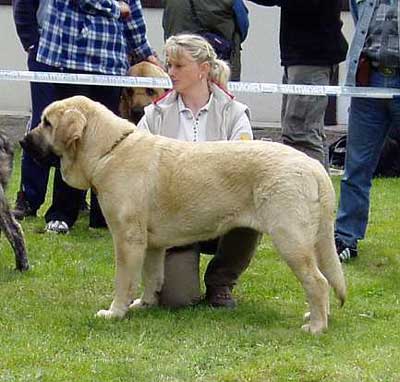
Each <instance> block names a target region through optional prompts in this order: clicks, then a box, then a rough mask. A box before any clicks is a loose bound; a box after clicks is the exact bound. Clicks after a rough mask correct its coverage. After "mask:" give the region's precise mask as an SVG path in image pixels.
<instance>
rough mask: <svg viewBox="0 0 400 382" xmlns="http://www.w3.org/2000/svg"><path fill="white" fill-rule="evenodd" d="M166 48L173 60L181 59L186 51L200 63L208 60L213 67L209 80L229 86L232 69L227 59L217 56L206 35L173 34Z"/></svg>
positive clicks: (168, 55) (166, 43)
mask: <svg viewBox="0 0 400 382" xmlns="http://www.w3.org/2000/svg"><path fill="white" fill-rule="evenodd" d="M164 49H165V52H166V54H167V57H168V58H169V59H172V60H179V59H180V58H181V57H182V55H183V53H184V52H186V53H188V54H189V55H190V56H191V57H192V59H193V60H194V61H195V62H197V63H198V64H202V63H203V62H208V63H209V64H210V68H211V70H210V75H209V80H211V81H214V82H217V83H218V84H220V85H221V86H223V87H224V88H226V87H227V85H228V81H229V77H230V75H231V69H230V68H229V65H228V64H227V63H226V62H225V61H223V60H220V59H219V58H218V57H217V54H216V53H215V50H214V48H213V47H212V46H211V44H210V43H209V42H208V41H207V40H206V39H205V38H204V37H201V36H199V35H195V34H178V35H176V36H171V37H170V38H168V39H167V41H166V42H165V48H164Z"/></svg>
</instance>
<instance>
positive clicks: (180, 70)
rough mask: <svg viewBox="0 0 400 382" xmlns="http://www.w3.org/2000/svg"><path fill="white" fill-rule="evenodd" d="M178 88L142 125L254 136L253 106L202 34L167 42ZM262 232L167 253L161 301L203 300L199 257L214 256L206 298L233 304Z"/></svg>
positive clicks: (186, 137) (178, 132) (186, 135)
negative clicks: (233, 90)
mask: <svg viewBox="0 0 400 382" xmlns="http://www.w3.org/2000/svg"><path fill="white" fill-rule="evenodd" d="M165 52H166V61H167V66H168V74H169V75H170V77H171V80H172V83H173V90H172V91H170V92H168V93H166V95H165V96H163V97H162V98H161V99H159V100H158V101H156V102H155V103H154V104H152V105H149V106H148V107H146V109H145V115H144V116H143V118H142V119H141V121H140V122H139V125H138V126H139V127H140V128H143V129H147V130H149V131H150V132H151V133H153V134H158V135H163V136H166V137H170V138H175V139H179V140H182V141H190V142H204V141H221V140H224V141H226V140H228V141H229V140H249V139H253V134H252V130H251V125H250V121H249V117H248V114H249V111H248V108H247V106H245V105H243V104H241V103H240V102H237V101H235V100H234V99H233V96H232V95H230V94H229V93H228V92H227V91H226V90H225V89H226V85H227V81H228V79H229V75H230V69H229V66H228V65H227V64H226V63H225V62H224V61H222V60H219V59H217V55H216V53H215V51H214V49H213V48H212V46H211V45H210V44H209V43H208V42H207V41H206V40H205V39H204V38H202V37H200V36H197V35H190V34H182V35H177V36H172V37H170V38H169V39H168V40H167V41H166V44H165ZM258 240H259V234H258V233H257V232H256V231H253V230H251V229H248V228H237V229H234V230H232V231H230V232H228V233H227V234H226V235H224V236H222V237H220V238H218V239H216V240H212V241H209V242H201V243H193V244H190V245H187V246H185V247H174V248H171V249H169V250H168V251H167V255H166V261H165V281H164V286H163V288H162V291H161V293H160V304H161V305H165V306H169V307H178V306H185V305H190V304H194V303H196V302H197V301H199V299H200V288H199V255H200V253H208V254H214V255H215V256H214V257H213V259H212V260H211V261H210V263H209V264H208V267H207V270H206V273H205V276H204V281H205V285H206V302H207V303H209V304H210V305H212V306H214V307H227V308H233V307H234V306H235V300H234V299H233V298H232V294H231V292H232V288H233V286H234V285H235V283H236V281H237V279H238V277H239V276H240V274H241V273H242V272H243V271H244V270H245V269H246V268H247V266H248V264H249V262H250V259H251V257H252V255H253V253H254V252H255V249H256V246H257V243H258Z"/></svg>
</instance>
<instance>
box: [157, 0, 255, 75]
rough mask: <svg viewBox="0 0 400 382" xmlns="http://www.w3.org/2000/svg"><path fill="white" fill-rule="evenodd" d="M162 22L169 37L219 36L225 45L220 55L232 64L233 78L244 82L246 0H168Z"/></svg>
mask: <svg viewBox="0 0 400 382" xmlns="http://www.w3.org/2000/svg"><path fill="white" fill-rule="evenodd" d="M162 25H163V29H164V38H165V39H167V38H168V37H170V36H173V35H177V34H179V33H195V34H200V35H203V36H205V37H207V36H209V37H210V38H211V39H213V38H215V39H216V41H217V44H218V42H220V43H221V45H222V48H221V53H220V55H219V58H221V59H223V60H226V61H228V62H229V64H230V66H231V80H232V81H240V72H241V53H240V51H241V49H242V48H241V44H242V42H243V41H244V40H245V39H246V37H247V29H248V18H247V8H246V6H245V4H244V2H243V0H218V1H215V0H165V1H164V13H163V21H162ZM221 38H222V39H221ZM215 46H216V45H215V44H214V47H215ZM217 53H218V51H217Z"/></svg>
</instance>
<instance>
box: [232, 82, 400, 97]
mask: <svg viewBox="0 0 400 382" xmlns="http://www.w3.org/2000/svg"><path fill="white" fill-rule="evenodd" d="M228 89H229V91H230V92H232V93H236V92H244V93H263V94H265V93H268V94H272V93H274V94H276V93H277V94H298V95H312V96H326V95H328V96H346V97H360V98H394V97H400V89H393V88H370V87H355V86H318V85H285V84H266V83H259V82H229V84H228Z"/></svg>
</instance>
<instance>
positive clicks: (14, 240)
mask: <svg viewBox="0 0 400 382" xmlns="http://www.w3.org/2000/svg"><path fill="white" fill-rule="evenodd" d="M0 229H1V230H2V231H3V232H4V234H5V235H6V237H7V239H8V241H9V242H10V244H11V246H12V248H13V250H14V253H15V262H16V268H17V269H18V270H19V271H26V270H28V269H29V263H28V257H27V255H26V248H25V241H24V235H23V232H22V228H21V226H20V225H19V223H18V222H17V221H16V220H15V218H14V216H13V215H12V213H11V212H10V207H9V205H8V203H7V200H6V198H5V195H4V190H3V188H2V187H1V186H0Z"/></svg>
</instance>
